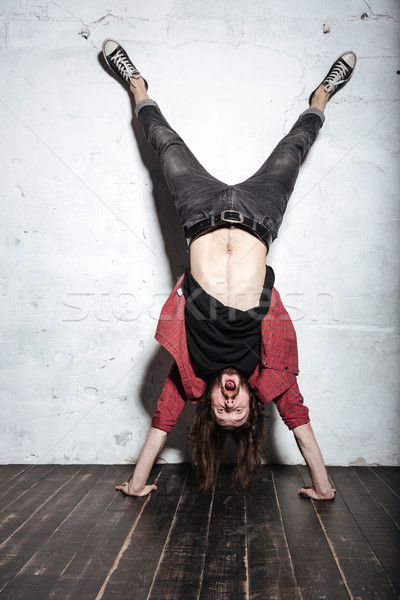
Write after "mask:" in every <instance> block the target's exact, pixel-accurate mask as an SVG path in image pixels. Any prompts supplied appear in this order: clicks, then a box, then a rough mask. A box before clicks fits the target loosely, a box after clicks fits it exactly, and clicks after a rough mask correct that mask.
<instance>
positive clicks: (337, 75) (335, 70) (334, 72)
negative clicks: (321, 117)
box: [308, 50, 357, 104]
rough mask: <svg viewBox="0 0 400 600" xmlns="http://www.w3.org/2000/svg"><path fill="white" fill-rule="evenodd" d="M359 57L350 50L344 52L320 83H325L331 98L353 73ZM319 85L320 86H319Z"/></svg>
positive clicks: (311, 97)
mask: <svg viewBox="0 0 400 600" xmlns="http://www.w3.org/2000/svg"><path fill="white" fill-rule="evenodd" d="M356 61H357V57H356V55H355V54H354V52H352V51H351V50H349V51H348V52H343V54H341V55H340V56H339V58H338V59H336V60H335V62H334V63H333V65H332V66H331V68H330V69H329V72H328V74H327V76H326V77H325V79H324V80H323V81H322V82H321V83H320V84H319V85H323V86H324V88H325V91H326V93H327V94H329V100H330V99H331V98H332V96H333V95H334V94H336V92H338V91H339V90H340V89H341V88H342V87H343V86H344V85H346V83H347V82H348V81H349V79H350V77H351V76H352V75H353V71H354V67H355V66H356ZM318 87H319V86H318ZM318 87H317V88H315V90H314V91H313V93H312V94H311V96H310V98H309V100H308V103H309V104H311V101H312V99H313V96H314V94H315V92H316V91H317V89H318Z"/></svg>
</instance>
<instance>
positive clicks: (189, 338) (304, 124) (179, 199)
mask: <svg viewBox="0 0 400 600" xmlns="http://www.w3.org/2000/svg"><path fill="white" fill-rule="evenodd" d="M103 54H104V57H105V59H106V62H107V64H108V65H109V66H110V68H111V69H112V70H113V71H114V72H115V73H116V74H117V75H119V77H120V78H121V79H122V80H123V81H124V82H126V83H128V84H130V89H131V91H132V93H133V95H134V98H135V103H136V107H135V112H136V115H137V117H138V120H139V122H140V124H141V126H142V128H143V131H144V133H145V135H146V137H147V139H148V141H149V142H150V144H151V145H152V146H153V148H154V149H155V150H156V151H157V153H158V154H159V156H160V160H161V164H162V168H163V171H164V174H165V177H166V181H167V183H168V186H169V189H170V192H171V195H172V198H173V200H174V203H175V206H176V208H177V211H178V213H179V216H180V218H181V222H182V226H183V231H184V234H185V237H186V239H187V242H188V247H189V256H190V262H189V265H188V266H187V267H186V270H185V273H184V274H183V275H182V277H181V278H180V279H179V281H178V282H177V284H176V286H175V287H174V290H173V291H172V294H171V295H170V297H169V298H168V300H167V302H166V303H165V305H164V307H163V309H162V311H161V315H160V319H159V322H158V326H157V331H156V339H157V340H158V341H159V342H160V343H161V344H162V345H163V346H164V347H165V348H166V349H167V350H168V351H169V352H170V354H171V355H172V357H173V363H172V366H171V369H170V372H169V375H168V377H167V379H166V381H165V384H164V387H163V390H162V393H161V396H160V398H159V400H158V403H157V408H156V409H155V411H154V413H153V419H152V423H151V427H150V430H149V433H148V436H147V439H146V441H145V443H144V445H143V448H142V450H141V453H140V456H139V458H138V461H137V464H136V467H135V470H134V472H133V474H132V476H131V478H130V479H129V481H126V482H125V483H124V484H123V485H120V486H117V489H118V490H120V491H122V492H123V493H124V494H127V495H130V496H144V495H146V494H148V493H150V492H151V491H152V490H155V489H157V488H156V486H155V485H154V484H147V479H148V477H149V474H150V471H151V468H152V466H153V464H154V461H155V460H156V458H157V456H158V454H159V453H160V451H161V449H162V448H163V446H164V443H165V441H166V439H167V435H168V433H170V432H171V431H172V429H173V427H174V425H175V423H176V422H177V419H178V418H179V416H180V414H181V412H182V410H183V408H184V406H185V403H186V401H187V400H191V401H192V402H194V403H195V404H196V414H195V417H194V421H193V424H192V426H191V427H190V430H189V444H190V452H191V458H192V462H193V465H194V468H195V470H196V472H197V475H198V478H199V482H200V489H202V490H203V491H209V490H210V489H212V486H213V485H214V482H215V478H216V475H217V471H218V467H219V462H220V457H221V452H222V448H223V445H224V441H225V438H226V435H227V434H228V433H230V434H231V435H232V436H233V438H234V440H235V442H236V445H237V466H236V468H235V470H234V472H233V475H232V478H231V487H232V488H233V489H234V490H235V491H237V492H238V493H246V492H247V491H248V488H249V485H250V483H251V480H252V478H253V476H254V475H255V473H256V472H257V470H258V469H259V467H260V465H261V455H262V450H261V446H262V440H263V437H264V429H265V423H264V416H263V406H264V405H265V404H266V402H269V401H271V400H272V401H274V402H275V404H276V406H277V408H278V411H279V413H280V415H281V417H282V419H283V421H284V422H285V423H286V425H287V426H288V427H289V428H290V429H291V430H293V433H294V436H295V439H296V442H297V444H298V447H299V449H300V451H301V453H302V455H303V457H304V459H305V461H306V464H307V466H308V469H309V473H310V476H311V480H312V485H311V486H306V487H303V488H301V489H300V490H299V493H301V494H303V495H305V496H308V497H310V498H314V499H316V500H331V499H332V498H334V494H335V490H334V489H332V487H331V485H330V482H329V479H328V475H327V472H326V468H325V464H324V461H323V458H322V455H321V452H320V449H319V447H318V444H317V441H316V439H315V437H314V433H313V430H312V428H311V424H310V419H309V415H308V409H307V408H306V406H305V405H304V403H303V398H302V396H301V394H300V391H299V388H298V385H297V381H296V377H297V374H298V372H299V371H298V360H297V342H296V334H295V331H294V328H293V325H292V322H291V320H290V317H289V315H288V313H287V312H286V310H285V308H284V307H283V305H282V302H281V300H280V297H279V294H278V292H277V291H276V289H275V287H274V273H273V270H272V269H271V267H269V266H266V256H267V253H268V250H269V247H270V244H271V243H272V241H273V240H274V239H275V238H276V236H277V233H278V229H279V227H280V225H281V223H282V219H283V215H284V212H285V210H286V206H287V202H288V200H289V197H290V195H291V193H292V191H293V188H294V184H295V182H296V179H297V176H298V173H299V169H300V165H301V162H302V160H303V159H304V157H305V155H306V154H307V152H308V150H309V148H310V147H311V145H312V144H313V143H314V141H315V139H316V136H317V134H318V131H319V129H320V127H321V126H322V124H323V122H324V114H323V113H324V109H325V106H326V104H327V102H328V100H329V99H330V98H331V97H332V96H333V95H334V94H335V93H336V92H337V91H338V90H339V89H340V88H341V87H343V86H344V85H345V84H346V83H347V82H348V81H349V79H350V77H351V75H352V73H353V69H354V67H355V63H356V56H355V54H354V53H353V52H350V51H349V52H345V53H343V54H342V55H341V56H340V57H339V58H338V59H337V60H336V61H335V62H334V63H333V65H332V67H331V69H330V70H329V72H328V74H327V76H326V77H325V78H324V80H323V81H322V83H321V84H320V85H319V86H318V87H317V88H316V90H315V91H314V92H313V93H312V94H311V96H310V99H309V108H308V109H307V110H306V111H305V112H303V113H302V114H301V115H300V117H299V118H298V120H297V122H296V123H295V124H294V126H293V127H292V129H291V130H290V132H289V133H288V134H287V135H286V136H285V137H284V138H283V139H282V140H281V141H280V142H279V144H278V145H277V147H276V148H275V149H274V151H273V152H272V153H271V155H270V156H269V158H268V159H267V160H266V162H265V163H264V164H263V165H262V166H261V168H260V169H259V170H258V171H257V172H256V173H255V174H254V175H253V176H252V177H250V178H249V179H247V180H246V181H244V182H243V183H239V184H236V185H227V184H225V183H223V182H221V181H219V180H218V179H216V178H215V177H213V176H211V175H210V174H209V173H208V172H207V171H206V170H205V169H204V167H202V166H201V165H200V163H199V162H198V161H197V159H196V158H195V156H194V155H193V154H192V153H191V151H190V150H189V149H188V147H187V146H186V144H185V143H184V142H183V140H182V139H181V138H180V137H179V135H178V134H177V133H176V132H175V131H174V130H173V129H172V128H171V127H170V126H169V125H168V123H167V121H166V120H165V118H164V117H163V115H162V113H161V112H160V109H159V108H158V105H157V104H156V102H154V100H151V99H150V98H149V96H148V94H147V89H148V86H147V82H146V81H145V80H144V79H143V78H142V76H141V74H140V73H139V71H138V70H137V69H136V67H135V66H134V65H133V64H132V62H131V61H130V59H129V57H128V55H127V54H126V52H125V51H124V49H123V48H122V47H121V46H120V45H119V44H118V42H116V41H114V40H111V39H107V40H105V41H104V43H103Z"/></svg>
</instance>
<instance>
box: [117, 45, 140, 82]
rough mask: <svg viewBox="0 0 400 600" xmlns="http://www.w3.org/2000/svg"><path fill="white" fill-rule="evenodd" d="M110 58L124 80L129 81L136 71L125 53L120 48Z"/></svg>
mask: <svg viewBox="0 0 400 600" xmlns="http://www.w3.org/2000/svg"><path fill="white" fill-rule="evenodd" d="M111 60H112V61H113V63H114V64H115V66H116V67H117V69H118V71H119V72H120V73H121V75H122V77H123V78H124V79H126V81H129V80H130V78H131V77H132V75H135V74H136V73H137V72H138V71H137V69H135V67H134V66H133V64H132V63H131V61H130V60H129V58H128V57H127V56H126V54H124V53H123V52H121V50H118V51H117V52H116V53H115V54H114V56H113V57H112V59H111Z"/></svg>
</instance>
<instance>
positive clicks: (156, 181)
mask: <svg viewBox="0 0 400 600" xmlns="http://www.w3.org/2000/svg"><path fill="white" fill-rule="evenodd" d="M0 11H1V17H0V36H1V61H0V74H1V76H0V119H1V127H2V144H1V189H2V194H1V201H2V205H3V206H2V219H1V225H0V227H1V247H2V252H1V256H0V273H1V296H0V297H1V305H0V308H1V324H2V348H1V363H0V393H1V399H0V402H1V404H0V414H1V419H0V432H1V462H3V463H7V462H21V463H30V462H60V463H69V462H78V463H92V462H94V463H96V462H101V463H114V462H129V461H132V460H133V459H134V458H135V457H137V455H138V452H139V449H140V446H141V444H142V442H143V439H144V436H145V433H146V429H147V427H148V425H149V421H150V414H151V412H152V408H153V405H154V402H155V400H156V398H157V395H158V393H159V391H160V388H161V385H162V382H163V378H164V376H165V374H166V372H167V369H168V364H169V358H168V356H167V354H166V352H164V351H163V350H161V349H160V348H158V347H157V344H156V343H155V342H154V340H153V334H154V330H155V326H156V322H157V317H158V314H159V310H160V307H161V305H162V303H163V301H164V300H165V298H166V297H167V295H168V292H169V290H170V288H171V286H172V285H173V284H174V282H175V281H176V278H177V276H178V275H179V273H180V271H181V270H182V268H183V265H184V263H185V262H186V259H187V256H186V252H185V244H184V240H183V236H182V234H181V233H180V228H179V223H178V220H177V217H176V215H175V214H174V212H173V207H172V204H171V200H170V198H169V195H168V191H167V189H166V185H165V183H164V181H163V178H162V174H161V171H160V167H159V164H158V161H157V159H156V157H155V156H154V154H153V152H152V150H151V149H150V148H149V146H148V145H147V144H146V143H145V141H144V139H143V136H142V134H141V132H140V131H139V128H138V125H137V122H136V121H135V119H132V105H131V102H130V98H129V96H128V94H127V92H126V91H125V90H124V88H123V87H122V86H121V85H119V84H118V83H117V81H116V80H115V79H114V78H113V77H112V76H110V75H109V73H108V72H107V70H105V68H104V66H103V63H102V61H101V60H100V59H99V52H100V50H101V42H102V40H103V39H104V38H106V37H115V38H116V39H118V40H120V41H121V42H122V43H123V45H124V46H125V47H126V49H127V50H128V51H129V54H130V55H131V57H132V59H133V60H134V62H136V64H137V66H138V67H139V68H140V69H141V70H142V72H143V73H144V75H145V77H146V78H147V79H148V81H149V83H150V92H151V95H152V96H153V97H154V98H155V99H157V101H158V102H159V104H160V105H161V107H162V109H163V112H164V113H165V115H166V116H167V118H168V119H169V120H170V122H171V123H172V124H173V126H174V127H175V128H177V129H178V131H179V132H180V133H181V135H182V136H183V137H184V139H185V140H186V141H187V142H188V144H189V146H191V147H192V149H193V150H194V152H195V154H196V155H197V156H198V158H199V159H200V160H201V161H202V162H203V164H204V165H205V166H206V168H208V169H209V170H210V171H211V172H212V173H213V174H214V175H216V176H217V177H219V178H220V179H222V180H225V181H226V182H228V183H235V182H237V181H239V180H242V179H245V178H247V177H248V176H249V175H251V174H252V172H254V171H255V170H256V169H257V168H258V167H259V165H260V164H261V162H262V161H263V160H264V158H265V157H266V156H267V154H268V153H269V152H270V151H271V150H272V149H273V147H274V145H275V144H276V142H277V141H278V140H279V139H280V137H281V136H282V135H283V134H284V133H285V132H287V131H288V129H289V128H290V126H291V124H292V123H293V122H294V121H295V119H296V116H297V114H298V113H299V112H301V111H302V110H304V109H305V108H306V106H307V98H308V95H309V92H310V91H311V90H312V89H313V88H314V87H315V86H316V85H317V84H318V83H319V81H320V80H321V78H322V77H323V76H324V75H325V73H326V71H327V69H328V68H329V66H330V64H331V62H332V61H333V59H335V58H336V57H337V56H338V54H339V53H341V52H342V51H344V50H348V49H350V48H352V49H354V50H355V51H356V52H357V54H358V58H359V62H358V65H357V70H356V73H355V75H354V78H353V80H352V81H351V83H350V84H349V86H348V87H347V88H346V89H345V90H343V91H342V92H341V93H339V94H337V96H335V97H334V99H333V100H332V101H331V102H330V104H329V106H328V110H327V120H326V124H325V126H324V128H323V130H322V131H321V134H320V136H319V139H318V141H317V142H316V144H315V146H314V147H313V149H312V151H311V152H310V155H309V156H308V158H307V160H306V163H305V164H304V166H303V169H302V172H301V175H300V177H299V180H298V184H297V187H296V190H295V193H294V194H293V196H292V199H291V201H290V206H289V209H288V211H287V214H286V220H285V223H284V225H283V226H282V228H281V230H280V236H279V238H278V240H277V241H276V242H275V244H274V245H273V249H272V251H271V253H270V258H269V261H270V264H271V265H272V266H273V267H274V269H275V273H276V278H277V280H276V286H277V288H278V290H279V291H280V292H281V295H282V298H283V300H284V302H285V304H286V305H287V307H288V309H289V311H290V313H291V315H292V318H293V319H294V322H295V327H296V329H297V332H298V339H299V350H300V361H301V375H300V378H299V379H300V381H299V383H300V387H301V389H302V392H303V394H304V396H305V399H306V403H307V404H308V406H309V407H310V410H311V415H312V422H313V424H314V428H315V430H316V433H317V437H318V439H319V442H320V445H321V447H322V449H323V453H324V456H325V458H326V462H327V463H329V464H344V465H347V464H352V463H354V462H355V461H358V462H359V463H360V462H361V463H363V461H365V462H366V463H368V464H372V463H380V464H386V465H392V464H397V463H398V445H397V440H398V430H399V422H398V416H397V400H398V397H399V363H398V347H399V344H398V308H397V307H398V296H397V287H398V276H397V273H398V262H399V258H398V257H399V243H398V231H399V229H398V220H396V219H397V217H398V197H399V192H398V186H399V180H398V176H397V173H398V162H397V160H398V151H399V144H398V140H399V117H398V98H399V81H400V75H399V71H398V69H399V68H400V62H399V59H398V44H397V41H398V35H399V30H398V20H399V18H400V6H399V4H398V2H397V1H396V0H380V1H374V0H369V2H368V3H367V2H365V1H362V0H353V1H352V2H348V1H347V0H346V1H345V0H326V1H324V2H320V1H319V0H282V1H280V2H278V1H274V2H272V1H270V0H251V1H250V0H217V1H215V0H197V1H196V0H191V1H188V0H174V1H173V0H146V1H144V0H141V1H138V0H121V1H118V0H107V1H104V0H96V1H94V0H92V1H85V2H80V1H78V0H70V1H68V0H59V1H58V2H57V3H56V2H47V3H46V2H41V0H35V2H33V1H31V0H20V1H19V2H15V0H1V3H0ZM268 410H270V411H271V415H270V418H269V421H268V422H269V424H270V426H269V441H268V443H267V449H268V454H267V459H268V460H270V461H282V462H286V463H293V462H294V463H295V462H298V461H299V460H300V456H299V454H298V451H297V448H296V446H295V444H294V442H293V439H292V436H291V434H290V433H289V432H288V431H287V430H286V428H285V427H284V426H283V424H282V423H281V422H280V420H279V417H278V418H277V415H276V412H275V408H274V407H273V406H271V407H269V409H268ZM191 415H192V410H191V409H190V408H188V409H187V410H186V412H185V414H184V417H183V418H182V422H181V424H180V425H179V427H177V429H176V431H175V432H174V433H173V434H172V435H171V437H170V439H169V444H168V447H167V448H166V449H165V450H164V452H163V457H164V459H165V460H166V461H180V460H182V459H183V458H184V457H185V427H186V425H187V424H188V422H189V421H190V418H191Z"/></svg>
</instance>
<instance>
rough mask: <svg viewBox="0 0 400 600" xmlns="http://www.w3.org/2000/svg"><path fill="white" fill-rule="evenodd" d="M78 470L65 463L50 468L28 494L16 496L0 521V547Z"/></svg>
mask: <svg viewBox="0 0 400 600" xmlns="http://www.w3.org/2000/svg"><path fill="white" fill-rule="evenodd" d="M78 472H79V467H77V466H72V465H65V466H64V467H62V468H59V469H57V468H56V469H52V470H51V472H50V473H49V474H48V475H47V476H46V477H44V478H43V479H40V481H38V483H37V485H35V486H34V487H33V488H32V490H31V491H30V493H29V494H26V495H24V496H23V497H22V498H17V499H16V500H15V501H14V502H13V503H12V504H11V505H9V506H8V511H9V514H8V517H7V519H4V518H3V519H2V520H1V521H0V548H2V545H3V544H4V542H5V540H6V539H7V538H8V537H9V536H10V535H12V534H13V533H14V531H16V530H17V529H18V528H19V527H21V526H22V525H23V524H24V523H25V522H26V521H28V520H29V519H30V518H31V517H32V516H33V515H34V514H35V513H36V512H38V511H39V510H40V509H41V507H42V506H44V505H45V504H46V503H47V502H49V500H50V499H51V498H52V497H53V495H55V494H57V493H58V492H59V491H60V489H61V488H62V487H63V486H64V485H67V483H68V482H69V480H70V479H72V478H73V477H75V475H76V474H77V473H78Z"/></svg>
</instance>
